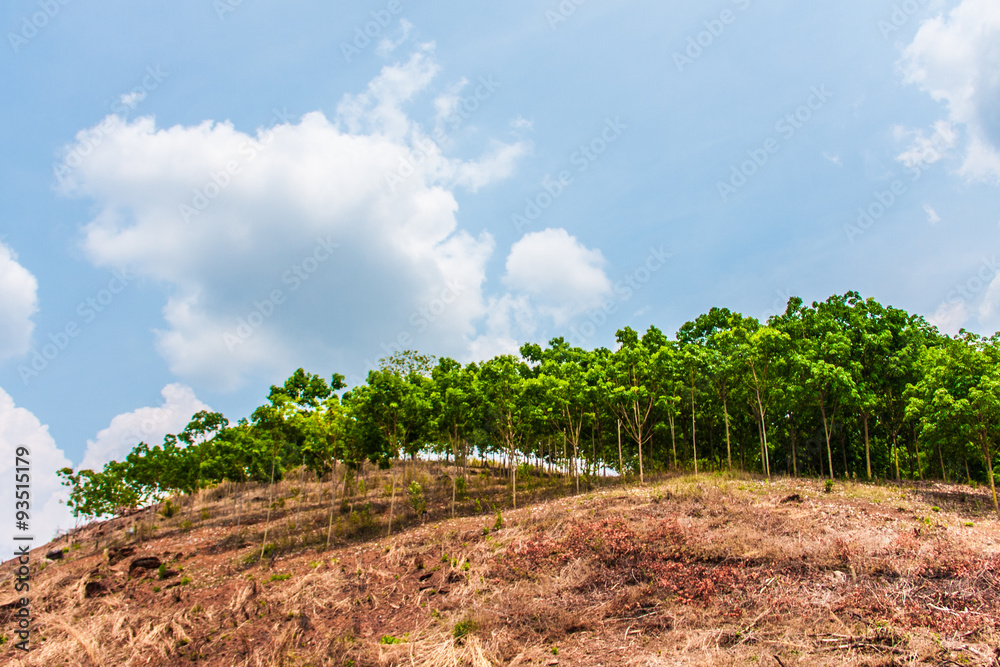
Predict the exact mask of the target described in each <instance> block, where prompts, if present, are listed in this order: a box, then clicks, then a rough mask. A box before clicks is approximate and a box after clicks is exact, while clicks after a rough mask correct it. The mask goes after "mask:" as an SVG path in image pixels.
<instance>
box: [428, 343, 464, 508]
mask: <svg viewBox="0 0 1000 667" xmlns="http://www.w3.org/2000/svg"><path fill="white" fill-rule="evenodd" d="M431 379H432V380H433V383H432V385H431V387H430V390H431V393H430V404H431V407H432V415H433V417H432V419H433V428H434V431H435V432H436V433H437V434H438V435H440V436H443V437H444V438H445V440H447V442H448V444H449V445H450V446H451V452H452V455H453V456H454V457H455V465H456V466H457V465H458V462H459V455H460V454H461V461H462V470H463V475H464V474H465V470H466V466H467V457H468V451H467V437H466V434H467V432H468V431H469V430H470V428H471V424H470V422H471V420H472V419H473V416H474V414H475V388H474V383H475V374H474V371H473V368H472V367H463V366H462V364H460V363H458V362H457V361H455V360H454V359H450V358H448V357H442V358H441V359H439V360H438V364H437V366H435V367H434V368H433V369H432V370H431ZM457 490H458V477H457V476H455V475H453V476H452V480H451V514H452V516H454V515H455V497H456V495H457Z"/></svg>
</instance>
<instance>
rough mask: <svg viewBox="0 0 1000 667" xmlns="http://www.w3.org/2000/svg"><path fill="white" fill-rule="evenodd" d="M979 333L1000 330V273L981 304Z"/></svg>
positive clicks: (988, 288)
mask: <svg viewBox="0 0 1000 667" xmlns="http://www.w3.org/2000/svg"><path fill="white" fill-rule="evenodd" d="M979 325H980V331H979V333H982V334H985V335H989V334H992V333H995V332H997V331H1000V275H995V276H994V278H993V280H992V281H991V282H990V284H989V286H988V287H987V288H986V294H984V295H983V300H982V301H981V302H980V304H979Z"/></svg>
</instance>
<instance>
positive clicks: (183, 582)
mask: <svg viewBox="0 0 1000 667" xmlns="http://www.w3.org/2000/svg"><path fill="white" fill-rule="evenodd" d="M190 583H191V577H182V578H181V586H187V585H188V584H190Z"/></svg>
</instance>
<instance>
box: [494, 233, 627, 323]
mask: <svg viewBox="0 0 1000 667" xmlns="http://www.w3.org/2000/svg"><path fill="white" fill-rule="evenodd" d="M605 264H606V261H605V259H604V255H603V254H601V251H600V250H592V249H590V248H587V247H586V246H584V245H583V244H582V243H580V241H579V240H577V239H576V238H575V237H573V236H571V235H570V234H569V233H568V232H567V231H566V230H565V229H545V230H543V231H540V232H532V233H529V234H525V235H524V237H523V238H521V240H520V241H518V242H517V243H515V244H514V246H513V247H512V248H511V250H510V255H509V256H508V257H507V265H506V269H507V272H506V274H505V275H504V277H503V282H504V284H505V285H506V286H507V287H509V288H510V289H512V290H514V291H516V292H520V293H523V294H526V295H528V296H530V298H531V301H532V303H533V304H534V305H535V307H536V308H537V310H538V312H539V313H541V314H543V315H548V316H550V317H552V319H553V320H554V321H555V323H556V324H563V323H565V322H566V321H568V320H569V319H570V318H572V317H574V316H575V315H579V314H580V313H583V312H585V311H587V310H589V309H591V308H595V307H597V306H600V305H601V303H602V302H603V301H604V300H605V299H607V298H608V297H609V296H610V295H611V291H612V286H611V281H610V280H609V279H608V277H607V275H606V274H605V272H604V266H605Z"/></svg>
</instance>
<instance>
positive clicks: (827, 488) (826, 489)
mask: <svg viewBox="0 0 1000 667" xmlns="http://www.w3.org/2000/svg"><path fill="white" fill-rule="evenodd" d="M823 493H833V480H832V479H828V480H826V481H825V482H823Z"/></svg>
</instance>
